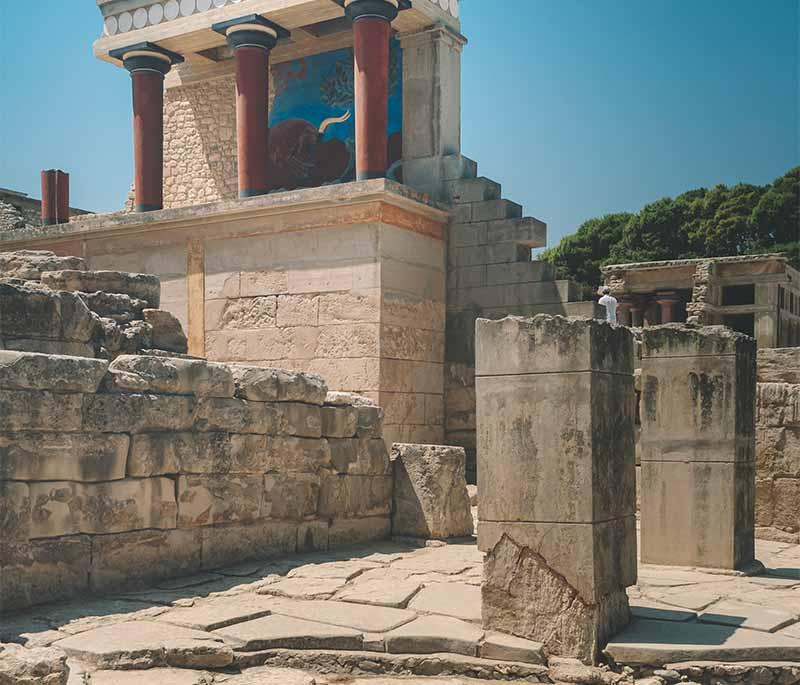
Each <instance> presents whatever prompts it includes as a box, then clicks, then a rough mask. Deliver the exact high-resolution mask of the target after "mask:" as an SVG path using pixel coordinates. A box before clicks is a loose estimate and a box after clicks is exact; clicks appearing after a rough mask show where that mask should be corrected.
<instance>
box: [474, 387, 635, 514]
mask: <svg viewBox="0 0 800 685" xmlns="http://www.w3.org/2000/svg"><path fill="white" fill-rule="evenodd" d="M476 389H477V414H478V422H479V425H478V435H477V438H478V477H479V479H480V481H481V484H482V493H481V498H480V500H479V504H478V507H479V512H480V519H481V520H486V521H559V522H567V521H572V522H574V523H579V522H582V523H588V522H592V521H607V520H609V519H611V518H617V517H622V516H629V515H631V514H633V513H634V512H635V511H636V503H635V482H634V459H635V456H634V417H635V410H636V406H635V401H636V395H635V393H634V390H633V376H632V375H631V376H622V375H617V374H601V373H590V372H584V373H552V374H550V373H539V374H529V375H514V376H488V377H486V376H479V377H478V378H477V379H476ZM481 417H483V418H482V419H481ZM498 455H502V465H501V464H498V463H497V460H498ZM556 455H557V458H556Z"/></svg>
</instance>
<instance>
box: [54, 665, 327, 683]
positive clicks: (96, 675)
mask: <svg viewBox="0 0 800 685" xmlns="http://www.w3.org/2000/svg"><path fill="white" fill-rule="evenodd" d="M90 675H91V681H87V682H91V685H209V684H210V683H212V682H213V678H214V676H213V674H212V673H211V672H208V671H195V670H191V671H187V670H186V669H183V668H150V669H148V670H146V671H105V670H103V671H93V672H92V673H91V674H90ZM276 683H277V681H276ZM68 685H71V684H68ZM76 685H84V684H83V683H82V682H80V681H78V683H76ZM281 685H293V684H292V683H291V682H289V681H287V682H286V683H285V684H284V683H281ZM298 685H299V684H298ZM304 685H305V684H304ZM312 685H313V684H312Z"/></svg>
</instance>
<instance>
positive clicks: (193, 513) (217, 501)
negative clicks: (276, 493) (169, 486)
mask: <svg viewBox="0 0 800 685" xmlns="http://www.w3.org/2000/svg"><path fill="white" fill-rule="evenodd" d="M263 495H264V479H263V476H260V475H232V474H224V475H200V476H195V475H190V476H180V477H179V478H178V526H179V527H180V528H191V527H195V526H211V525H215V524H217V523H237V522H238V523H248V522H251V521H255V520H256V519H258V518H259V517H260V516H261V501H262V498H263Z"/></svg>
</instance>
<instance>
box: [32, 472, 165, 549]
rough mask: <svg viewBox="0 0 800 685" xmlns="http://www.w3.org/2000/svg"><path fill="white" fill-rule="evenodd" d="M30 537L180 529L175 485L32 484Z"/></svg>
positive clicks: (159, 481)
mask: <svg viewBox="0 0 800 685" xmlns="http://www.w3.org/2000/svg"><path fill="white" fill-rule="evenodd" d="M29 487H30V497H31V537H34V538H54V537H59V536H62V535H75V534H77V533H87V534H98V535H99V534H108V533H121V532H126V531H132V530H144V529H147V528H156V529H170V528H175V524H176V514H177V506H176V503H175V484H174V482H173V481H171V480H170V479H169V478H137V479H128V480H119V481H112V482H110V483H76V482H72V481H59V482H45V483H31V484H30V486H29Z"/></svg>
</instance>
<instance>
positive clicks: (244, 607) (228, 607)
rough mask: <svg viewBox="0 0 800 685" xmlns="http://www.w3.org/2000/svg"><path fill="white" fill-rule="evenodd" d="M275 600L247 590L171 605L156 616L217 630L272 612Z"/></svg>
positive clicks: (163, 620) (183, 625) (168, 620)
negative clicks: (184, 605) (182, 604)
mask: <svg viewBox="0 0 800 685" xmlns="http://www.w3.org/2000/svg"><path fill="white" fill-rule="evenodd" d="M274 605H275V600H274V599H273V598H272V597H266V596H264V595H255V594H252V593H247V594H243V595H236V596H234V597H215V598H211V599H208V600H207V601H205V602H202V603H197V604H196V605H195V606H191V607H176V608H173V609H169V610H168V611H166V612H165V613H163V614H160V615H159V616H157V617H156V620H157V621H159V622H163V623H169V624H171V625H176V626H182V627H184V628H192V629H194V630H205V631H209V630H217V629H218V628H225V627H226V626H230V625H234V624H236V623H243V622H244V621H249V620H252V619H256V618H261V617H262V616H268V615H269V614H270V613H272V609H273V607H274Z"/></svg>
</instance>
